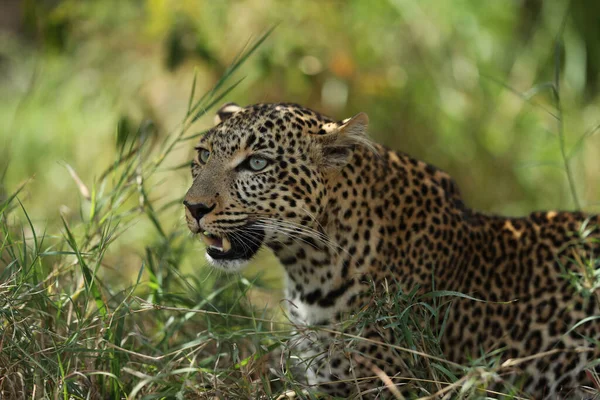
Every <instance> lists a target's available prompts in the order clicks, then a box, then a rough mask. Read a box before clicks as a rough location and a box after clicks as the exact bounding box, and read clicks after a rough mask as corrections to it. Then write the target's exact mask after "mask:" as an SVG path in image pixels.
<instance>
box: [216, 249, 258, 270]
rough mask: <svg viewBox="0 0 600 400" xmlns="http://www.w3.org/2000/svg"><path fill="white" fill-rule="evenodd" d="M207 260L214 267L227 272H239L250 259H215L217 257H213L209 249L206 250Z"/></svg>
mask: <svg viewBox="0 0 600 400" xmlns="http://www.w3.org/2000/svg"><path fill="white" fill-rule="evenodd" d="M206 260H207V261H208V263H209V264H210V265H211V266H212V267H213V268H216V269H220V270H222V271H225V272H239V271H241V270H243V269H244V268H245V267H246V266H247V265H248V261H249V260H242V259H234V260H226V259H215V258H213V257H211V255H210V253H209V252H208V251H207V252H206Z"/></svg>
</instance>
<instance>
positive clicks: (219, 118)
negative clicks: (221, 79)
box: [215, 103, 242, 125]
mask: <svg viewBox="0 0 600 400" xmlns="http://www.w3.org/2000/svg"><path fill="white" fill-rule="evenodd" d="M241 109H242V107H240V106H238V105H237V104H235V103H227V104H223V105H222V106H221V108H219V110H218V111H217V114H216V115H215V125H219V124H220V123H221V122H223V121H225V120H226V119H227V118H229V117H231V116H232V115H233V114H235V113H236V112H238V111H240V110H241Z"/></svg>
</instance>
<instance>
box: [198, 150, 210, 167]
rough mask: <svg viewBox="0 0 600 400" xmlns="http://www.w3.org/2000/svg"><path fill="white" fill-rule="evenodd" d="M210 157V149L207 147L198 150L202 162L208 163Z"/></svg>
mask: <svg viewBox="0 0 600 400" xmlns="http://www.w3.org/2000/svg"><path fill="white" fill-rule="evenodd" d="M209 157H210V151H208V150H206V149H200V150H198V158H199V159H200V162H202V164H206V162H207V161H208V159H209Z"/></svg>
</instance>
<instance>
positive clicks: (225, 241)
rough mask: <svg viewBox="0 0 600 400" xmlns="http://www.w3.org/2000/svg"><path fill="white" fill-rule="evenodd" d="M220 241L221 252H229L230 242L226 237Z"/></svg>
mask: <svg viewBox="0 0 600 400" xmlns="http://www.w3.org/2000/svg"><path fill="white" fill-rule="evenodd" d="M221 240H222V241H223V252H225V253H227V252H228V251H229V250H231V242H230V241H229V239H227V238H226V237H223V238H222V239H221Z"/></svg>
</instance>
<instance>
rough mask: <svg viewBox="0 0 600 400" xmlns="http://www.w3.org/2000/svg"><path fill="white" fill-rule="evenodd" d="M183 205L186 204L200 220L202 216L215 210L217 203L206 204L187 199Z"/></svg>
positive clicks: (191, 212) (196, 218)
mask: <svg viewBox="0 0 600 400" xmlns="http://www.w3.org/2000/svg"><path fill="white" fill-rule="evenodd" d="M183 205H184V206H186V208H187V209H188V210H190V214H192V217H194V219H195V220H196V221H200V220H201V219H202V217H204V216H205V215H206V214H208V213H209V212H211V211H212V210H214V208H215V204H213V205H212V206H209V205H206V204H204V203H190V202H188V201H187V200H184V201H183Z"/></svg>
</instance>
